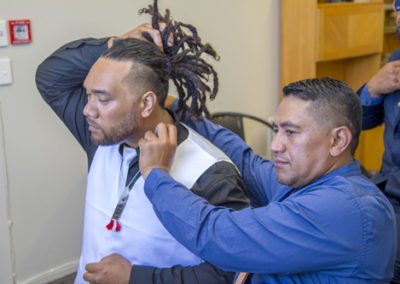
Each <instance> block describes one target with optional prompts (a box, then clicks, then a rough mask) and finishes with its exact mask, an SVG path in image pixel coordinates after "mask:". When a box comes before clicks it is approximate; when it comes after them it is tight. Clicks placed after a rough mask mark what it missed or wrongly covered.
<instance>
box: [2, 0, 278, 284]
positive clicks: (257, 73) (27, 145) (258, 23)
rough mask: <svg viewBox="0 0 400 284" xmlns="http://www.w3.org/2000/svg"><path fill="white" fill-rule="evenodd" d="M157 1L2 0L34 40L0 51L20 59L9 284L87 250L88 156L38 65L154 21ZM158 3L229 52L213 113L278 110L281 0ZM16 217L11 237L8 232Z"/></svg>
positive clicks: (10, 119) (10, 177)
mask: <svg viewBox="0 0 400 284" xmlns="http://www.w3.org/2000/svg"><path fill="white" fill-rule="evenodd" d="M150 2H151V1H150V0H147V1H145V0H136V1H132V0H115V1H98V0H84V1H78V0H58V1H57V0H36V1H24V0H1V4H0V19H6V20H9V19H23V18H27V19H30V20H31V23H32V30H33V43H31V44H27V45H19V46H8V47H3V48H0V58H5V57H6V58H10V59H11V60H12V66H13V75H14V83H13V84H12V85H9V86H0V105H1V111H2V117H3V127H2V132H3V136H4V137H1V135H0V230H1V231H0V283H9V282H10V281H11V280H10V279H11V275H10V274H11V272H10V271H13V272H14V273H15V275H16V277H15V282H18V283H43V282H45V281H47V280H51V279H53V278H55V277H58V276H60V275H62V274H65V273H68V272H70V271H72V270H73V268H74V265H75V261H76V260H77V258H78V255H79V251H80V240H81V225H82V212H83V198H84V188H85V175H86V159H85V157H84V152H83V151H82V150H81V149H80V148H79V145H78V144H77V143H76V142H75V141H74V139H73V138H72V136H71V135H70V134H69V133H68V132H67V130H66V129H65V128H64V127H63V125H62V123H61V122H60V121H58V120H57V119H56V117H55V115H54V114H53V113H52V112H51V110H50V109H49V108H48V107H47V106H46V105H45V104H44V103H43V101H42V100H41V99H40V97H39V95H38V92H37V90H36V87H35V84H34V75H35V70H36V67H37V65H38V64H39V63H40V62H41V61H42V60H43V59H44V58H45V57H46V56H47V55H49V54H50V53H51V52H52V51H53V50H54V49H56V48H57V47H59V46H60V45H62V44H63V43H65V42H67V41H70V40H73V39H77V38H82V37H88V36H94V37H101V36H107V35H119V34H121V33H123V32H125V31H127V30H128V29H130V28H132V27H134V26H136V25H137V24H139V23H141V22H143V21H148V20H149V18H148V16H138V15H137V10H138V9H140V8H142V7H145V6H147V5H148V4H149V3H150ZM159 5H160V7H161V8H162V9H164V8H167V7H168V8H170V9H171V11H172V15H173V17H174V18H175V19H178V20H181V21H183V22H189V23H192V24H194V25H195V26H196V27H197V28H198V30H199V33H200V35H201V36H202V38H203V40H205V41H208V42H210V43H212V44H213V46H214V47H215V49H217V50H218V52H219V54H220V55H221V58H222V59H221V61H220V62H219V63H217V64H215V67H216V69H217V71H218V72H219V76H220V92H219V95H218V97H217V99H216V100H215V102H214V103H212V104H210V109H211V110H212V111H215V110H233V111H242V112H248V113H251V114H254V115H257V116H260V117H263V118H267V117H268V116H270V115H272V114H273V112H274V110H275V108H276V105H277V101H278V92H279V90H278V85H279V80H278V74H279V70H278V58H279V56H278V42H279V40H278V39H279V31H278V22H279V19H278V15H279V1H278V0H249V1H243V0H203V1H197V0H186V1H182V0H168V1H167V0H160V1H159ZM0 130H1V129H0ZM2 149H4V153H5V155H1V153H2ZM7 194H9V196H8V195H7ZM8 200H9V203H8ZM6 206H7V207H8V208H9V210H7V209H6V208H7V207H6ZM8 220H12V222H13V226H12V230H11V234H9V233H8V232H5V230H7V228H8V227H7V222H8ZM10 235H11V240H10V238H9V236H10ZM11 251H14V252H15V255H14V257H15V263H13V261H12V260H11V259H12V257H11V256H10V252H11ZM3 264H4V265H3Z"/></svg>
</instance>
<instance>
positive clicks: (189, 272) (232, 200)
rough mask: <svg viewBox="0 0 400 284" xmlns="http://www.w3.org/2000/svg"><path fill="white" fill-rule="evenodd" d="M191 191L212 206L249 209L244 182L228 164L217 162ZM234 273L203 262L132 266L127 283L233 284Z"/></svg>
mask: <svg viewBox="0 0 400 284" xmlns="http://www.w3.org/2000/svg"><path fill="white" fill-rule="evenodd" d="M192 191H193V192H194V193H195V194H197V195H199V196H201V197H203V198H204V199H206V200H207V201H208V202H209V203H211V204H213V205H220V206H224V207H230V208H233V209H236V210H238V209H243V208H245V207H248V206H249V199H248V197H247V192H246V189H245V186H244V183H243V181H242V179H241V177H240V175H239V173H238V171H237V169H236V168H235V167H234V166H233V165H232V164H231V163H228V162H218V163H216V164H214V165H213V166H211V167H210V168H209V169H207V171H205V172H204V173H203V174H202V175H201V176H200V178H199V179H198V180H197V181H196V183H195V185H194V186H193V188H192ZM234 275H235V274H234V273H232V272H225V271H222V270H220V269H219V268H216V267H215V266H213V265H211V264H210V263H207V262H204V263H202V264H200V265H197V266H188V267H184V266H180V265H177V266H173V267H171V268H156V267H150V266H141V265H134V266H133V267H132V270H131V277H130V281H129V284H203V283H207V284H214V283H215V284H219V283H221V284H222V283H232V282H233V279H234Z"/></svg>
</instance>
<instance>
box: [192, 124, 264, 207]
mask: <svg viewBox="0 0 400 284" xmlns="http://www.w3.org/2000/svg"><path fill="white" fill-rule="evenodd" d="M187 124H188V125H189V126H190V127H192V128H193V129H194V130H196V131H197V132H199V133H200V134H201V135H202V136H204V137H206V138H207V139H208V140H209V141H210V142H211V143H213V144H214V145H216V146H217V147H218V148H220V149H221V150H222V151H223V152H224V153H225V154H226V155H227V156H228V157H229V158H230V159H231V160H232V161H233V163H234V164H235V165H236V166H237V167H238V169H239V171H240V173H241V176H242V178H243V180H244V182H245V186H246V188H247V190H248V191H249V194H250V195H252V196H255V195H257V194H258V192H260V191H262V187H263V186H262V184H264V183H266V182H268V178H266V177H265V176H266V174H267V173H266V172H267V171H269V168H270V166H269V165H268V164H271V163H270V162H269V161H267V160H265V159H264V158H262V157H260V156H259V155H256V154H254V153H253V151H252V150H251V148H250V147H249V146H248V145H247V144H246V143H245V142H244V141H243V140H242V139H241V138H240V137H239V136H237V135H236V134H234V133H233V132H231V131H229V130H227V129H225V128H223V127H222V126H220V125H216V124H214V123H212V122H211V121H209V120H207V119H204V120H202V121H195V120H189V121H187ZM256 199H258V197H257V198H256Z"/></svg>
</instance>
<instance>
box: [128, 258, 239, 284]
mask: <svg viewBox="0 0 400 284" xmlns="http://www.w3.org/2000/svg"><path fill="white" fill-rule="evenodd" d="M234 276H235V273H233V272H224V271H222V270H219V269H218V268H216V267H215V266H213V265H211V264H210V263H208V262H203V263H202V264H200V265H197V266H192V267H183V266H180V265H176V266H173V267H171V268H156V267H151V266H139V265H134V266H133V267H132V270H131V276H130V279H129V284H152V283H154V284H175V283H176V284H178V283H179V284H203V283H204V284H205V283H207V284H222V283H224V284H225V283H233V279H234Z"/></svg>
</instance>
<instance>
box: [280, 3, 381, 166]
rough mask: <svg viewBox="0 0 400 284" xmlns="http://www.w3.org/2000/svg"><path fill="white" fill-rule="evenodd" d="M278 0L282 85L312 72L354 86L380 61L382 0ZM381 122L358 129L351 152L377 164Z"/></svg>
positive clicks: (374, 69) (311, 76)
mask: <svg viewBox="0 0 400 284" xmlns="http://www.w3.org/2000/svg"><path fill="white" fill-rule="evenodd" d="M317 2H318V1H317V0H314V1H312V0H282V1H281V87H283V86H284V85H286V84H288V83H290V82H294V81H297V80H302V79H306V78H314V77H326V76H328V77H332V78H336V79H339V80H342V81H344V82H346V83H347V84H348V85H349V86H351V87H352V88H353V89H355V90H357V89H358V88H359V87H361V85H362V84H363V83H365V82H367V81H368V80H369V79H370V78H371V76H373V75H374V74H375V73H376V72H377V71H378V70H379V68H380V66H381V58H382V52H383V49H384V28H383V27H384V15H385V6H384V3H383V0H370V1H368V2H346V3H324V4H318V3H317ZM382 129H383V128H380V129H377V130H372V131H368V132H365V133H363V134H362V137H361V139H360V146H359V148H358V150H357V153H356V158H357V159H359V160H360V161H361V163H362V164H363V165H364V166H365V167H366V168H367V169H368V170H372V171H377V170H379V168H380V166H381V162H380V161H381V157H382V154H383V139H382V137H383V136H382V131H383V130H382Z"/></svg>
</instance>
